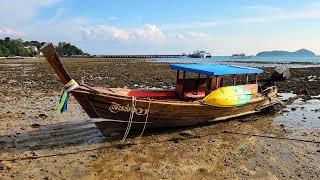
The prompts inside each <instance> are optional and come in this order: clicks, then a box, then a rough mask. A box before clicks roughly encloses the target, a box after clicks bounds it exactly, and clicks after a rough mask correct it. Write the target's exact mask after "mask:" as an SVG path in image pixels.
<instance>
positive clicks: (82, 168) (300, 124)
mask: <svg viewBox="0 0 320 180" xmlns="http://www.w3.org/2000/svg"><path fill="white" fill-rule="evenodd" d="M63 64H64V65H65V67H66V69H67V70H68V72H69V73H70V75H71V76H72V77H73V78H74V79H75V80H76V81H78V82H81V81H82V80H84V83H85V84H87V85H90V86H103V87H128V88H147V87H149V88H152V87H157V88H168V89H169V88H171V87H172V86H174V83H175V76H176V74H175V72H174V71H171V70H170V69H169V68H168V63H161V62H147V61H144V60H128V59H99V58H96V59H94V58H91V59H84V58H83V59H64V60H63ZM300 65H301V64H300ZM264 69H265V70H266V71H267V72H272V68H264ZM290 73H291V78H290V79H289V80H287V81H282V82H276V84H275V85H276V86H277V87H278V88H279V92H280V95H281V96H282V97H281V98H282V99H283V100H284V102H286V103H287V106H286V107H285V108H283V109H282V110H280V111H279V112H275V113H260V114H255V115H250V116H245V117H241V118H235V119H232V120H229V121H223V122H219V123H211V124H206V125H202V126H196V127H186V128H180V129H159V130H148V129H147V132H146V133H145V134H144V136H142V137H138V136H137V134H139V132H138V133H135V132H133V133H131V134H130V138H129V139H127V140H126V142H125V143H124V144H121V143H120V141H119V140H117V138H105V137H103V136H102V134H100V132H99V131H98V129H97V128H96V127H95V125H94V124H93V123H92V122H91V121H90V119H89V117H88V116H87V115H86V114H85V112H84V111H83V110H82V109H81V107H80V106H79V105H78V104H77V103H76V101H75V100H74V99H73V98H71V100H70V103H69V105H70V106H69V110H68V112H66V113H64V114H58V113H56V112H55V106H56V104H57V101H58V99H59V94H60V90H61V88H62V85H61V84H60V83H59V82H58V80H57V78H56V77H55V75H54V74H53V71H52V70H51V68H50V67H49V65H48V64H47V63H46V61H45V60H44V59H30V60H0V179H12V178H13V179H30V178H35V179H200V178H203V179H211V178H212V177H215V178H217V179H223V178H227V179H242V178H259V179H290V178H292V179H319V178H320V105H319V102H320V97H319V95H320V92H319V85H320V67H308V68H303V64H302V65H301V67H300V68H294V69H290ZM120 136H121V135H120Z"/></svg>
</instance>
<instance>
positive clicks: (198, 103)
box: [72, 86, 267, 108]
mask: <svg viewBox="0 0 320 180" xmlns="http://www.w3.org/2000/svg"><path fill="white" fill-rule="evenodd" d="M92 89H93V88H92ZM72 92H74V93H84V94H87V95H89V96H90V95H96V96H102V97H108V98H114V99H118V100H124V101H132V97H131V96H125V95H119V94H115V93H107V92H101V91H98V90H96V91H93V90H91V89H88V88H86V87H84V86H79V87H78V88H77V89H75V90H72ZM146 98H147V97H146ZM146 98H137V99H136V100H137V102H142V103H152V104H162V105H174V106H202V107H211V106H210V105H207V104H203V103H202V102H201V100H199V101H192V102H187V101H175V100H158V99H151V100H148V99H146ZM265 100H267V98H266V96H264V95H262V94H260V93H259V96H257V97H255V98H253V99H251V100H250V101H249V102H248V103H247V104H245V105H249V104H254V103H257V102H263V101H265ZM212 107H220V106H212ZM233 107H237V106H225V107H221V108H233ZM239 107H241V106H239Z"/></svg>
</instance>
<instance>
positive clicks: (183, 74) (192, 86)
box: [170, 64, 263, 99]
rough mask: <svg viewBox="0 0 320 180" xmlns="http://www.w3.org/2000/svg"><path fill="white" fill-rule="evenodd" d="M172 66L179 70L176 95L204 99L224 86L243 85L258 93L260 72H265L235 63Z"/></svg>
mask: <svg viewBox="0 0 320 180" xmlns="http://www.w3.org/2000/svg"><path fill="white" fill-rule="evenodd" d="M170 67H171V69H174V70H177V81H176V95H177V96H178V98H180V99H202V98H204V97H205V96H207V95H208V94H210V93H211V92H212V91H214V90H216V89H218V88H220V87H224V86H237V85H241V86H244V87H247V88H248V89H250V90H251V91H253V93H257V92H258V74H261V73H263V70H261V69H257V68H251V67H241V66H233V65H213V64H172V65H170ZM187 73H188V74H187ZM190 73H191V74H190ZM187 75H188V76H187ZM250 75H251V78H250ZM252 75H253V78H252ZM230 80H231V81H230Z"/></svg>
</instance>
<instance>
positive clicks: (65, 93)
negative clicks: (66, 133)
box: [56, 79, 79, 113]
mask: <svg viewBox="0 0 320 180" xmlns="http://www.w3.org/2000/svg"><path fill="white" fill-rule="evenodd" d="M78 87H79V84H78V83H77V82H76V81H75V80H73V79H71V80H70V81H69V82H68V83H67V84H66V85H64V86H63V90H62V92H61V96H60V100H59V104H58V106H57V110H56V111H57V112H59V113H63V112H65V111H66V110H67V109H68V101H69V96H70V92H71V91H72V90H74V89H76V88H78Z"/></svg>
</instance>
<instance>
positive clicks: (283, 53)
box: [256, 49, 316, 57]
mask: <svg viewBox="0 0 320 180" xmlns="http://www.w3.org/2000/svg"><path fill="white" fill-rule="evenodd" d="M256 56H308V57H313V56H316V54H315V53H314V52H312V51H310V50H307V49H300V50H298V51H295V52H289V51H263V52H260V53H258V54H257V55H256Z"/></svg>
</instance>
